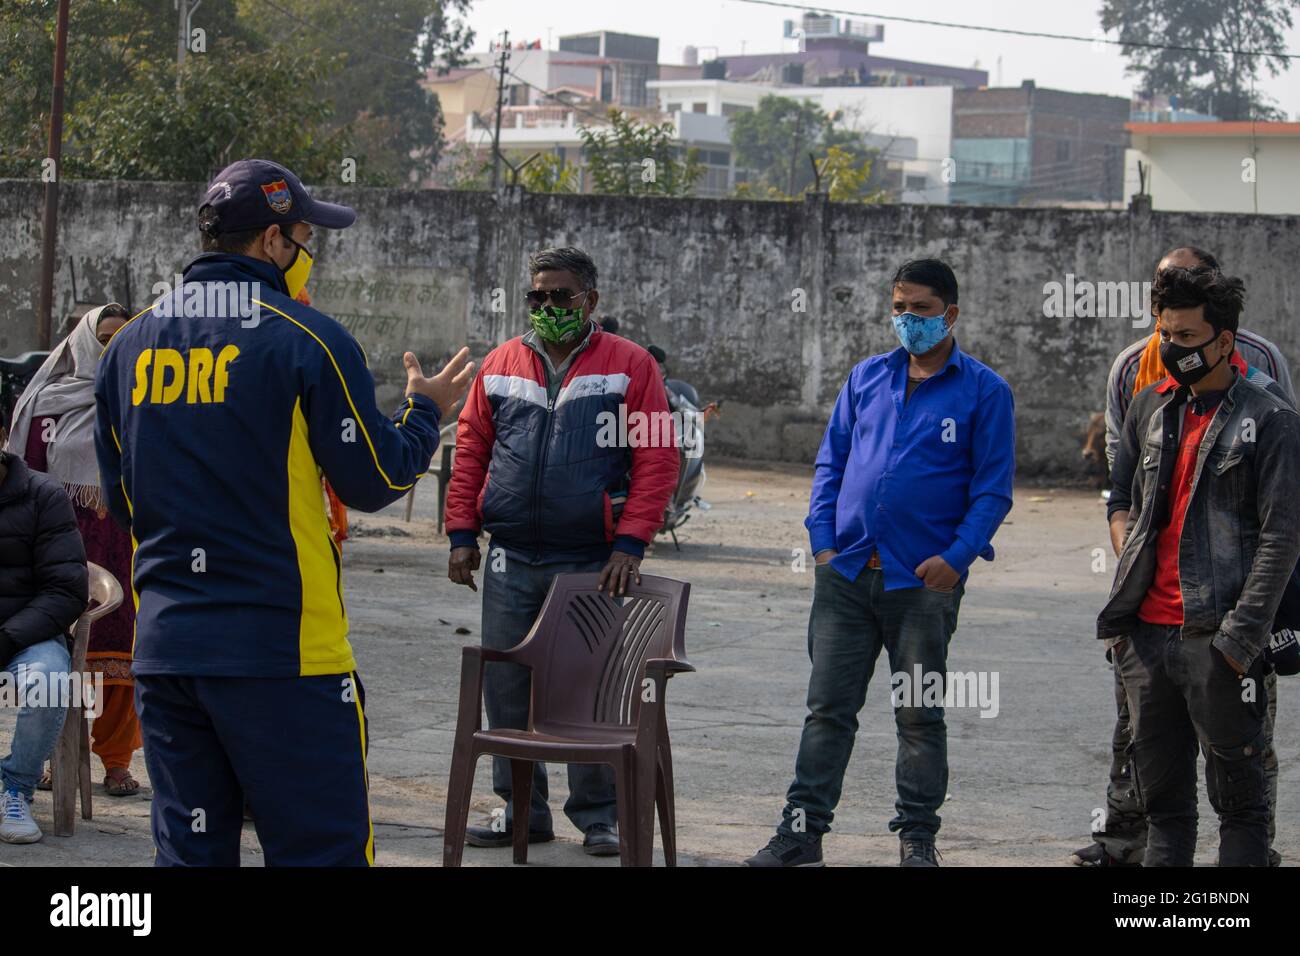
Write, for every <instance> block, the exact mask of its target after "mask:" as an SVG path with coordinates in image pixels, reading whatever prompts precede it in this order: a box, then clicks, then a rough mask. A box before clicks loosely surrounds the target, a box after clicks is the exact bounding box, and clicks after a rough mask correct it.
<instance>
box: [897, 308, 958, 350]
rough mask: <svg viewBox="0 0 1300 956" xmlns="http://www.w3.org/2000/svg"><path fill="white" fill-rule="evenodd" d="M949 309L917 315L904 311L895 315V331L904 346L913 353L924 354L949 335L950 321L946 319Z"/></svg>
mask: <svg viewBox="0 0 1300 956" xmlns="http://www.w3.org/2000/svg"><path fill="white" fill-rule="evenodd" d="M947 311H948V310H947V309H945V310H944V311H943V312H940V313H939V314H938V315H931V316H925V315H915V314H913V313H911V312H904V313H903V314H902V315H896V316H894V331H895V332H897V333H898V340H899V341H900V342H902V343H903V348H905V349H907V350H908V351H909V352H911V353H912V354H913V355H924V354H925V353H926V352H928V351H930V349H932V348H934V347H935V346H936V345H938V344H939V343H940V342H942V341H943V340H944V338H945V337H946V336H947V335H948V323H947V322H945V321H944V316H945V315H946V314H947Z"/></svg>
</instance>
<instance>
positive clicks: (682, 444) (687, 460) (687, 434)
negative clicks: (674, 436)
mask: <svg viewBox="0 0 1300 956" xmlns="http://www.w3.org/2000/svg"><path fill="white" fill-rule="evenodd" d="M664 389H665V390H666V391H667V392H668V408H669V411H671V412H672V413H673V416H674V417H675V418H676V419H677V426H678V428H679V429H680V435H679V437H680V439H681V440H680V441H679V442H678V445H677V455H678V459H679V463H680V469H679V471H678V477H677V488H676V490H675V491H674V492H673V496H672V498H671V499H670V500H669V502H668V507H667V508H665V509H664V523H663V527H661V528H660V529H659V533H660V534H668V535H670V536H671V537H672V539H673V547H674V548H676V549H677V550H678V551H680V550H681V549H682V546H681V544H679V543H678V541H677V529H678V528H680V527H681V526H682V525H684V524H686V522H687V521H689V520H690V519H691V509H693V508H698V509H699V510H700V511H708V510H709V509H710V508H711V507H712V506H711V505H710V504H709V503H708V502H707V501H705V500H704V499H703V498H701V497H700V489H701V488H702V487H703V486H704V481H705V477H706V476H705V472H704V423H705V422H706V421H708V420H709V419H710V418H711V417H713V416H714V415H717V414H720V413H721V408H722V403H721V402H710V403H709V404H707V405H704V404H702V403H701V402H700V395H699V392H697V391H696V390H695V387H694V386H692V385H690V384H689V383H687V382H683V381H682V380H681V379H676V378H666V379H664Z"/></svg>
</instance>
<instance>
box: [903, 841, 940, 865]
mask: <svg viewBox="0 0 1300 956" xmlns="http://www.w3.org/2000/svg"><path fill="white" fill-rule="evenodd" d="M938 857H939V851H938V850H936V849H935V848H934V841H933V840H922V839H920V838H916V839H907V840H899V841H898V865H899V866H938V865H939V860H938Z"/></svg>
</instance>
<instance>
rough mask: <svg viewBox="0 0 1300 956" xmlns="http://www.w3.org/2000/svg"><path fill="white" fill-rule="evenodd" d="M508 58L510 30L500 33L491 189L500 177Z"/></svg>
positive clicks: (493, 188)
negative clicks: (502, 114) (499, 62)
mask: <svg viewBox="0 0 1300 956" xmlns="http://www.w3.org/2000/svg"><path fill="white" fill-rule="evenodd" d="M509 59H510V31H509V30H506V31H505V32H504V33H502V34H501V73H500V75H499V77H498V78H497V122H496V128H495V129H494V130H493V131H492V191H493V192H496V191H497V183H498V182H499V181H500V179H501V111H502V110H503V109H505V97H506V61H507V60H509Z"/></svg>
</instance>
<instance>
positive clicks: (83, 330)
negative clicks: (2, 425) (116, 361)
mask: <svg viewBox="0 0 1300 956" xmlns="http://www.w3.org/2000/svg"><path fill="white" fill-rule="evenodd" d="M104 308H105V307H104V306H100V307H99V308H97V309H91V310H90V311H89V312H87V313H86V314H85V315H84V316H83V317H82V319H81V321H80V322H78V323H77V325H76V327H75V328H74V329H73V330H72V332H71V333H70V334H69V335H68V337H67V338H66V339H64V340H63V341H62V342H60V343H59V344H58V345H56V346H55V347H54V351H52V352H51V353H50V355H49V358H47V359H46V360H45V363H44V364H43V365H42V366H41V367H40V368H39V369H37V371H36V374H35V375H34V376H32V380H31V382H30V383H28V385H27V387H26V388H25V389H23V393H22V395H20V396H19V397H18V404H17V405H15V406H14V423H13V427H12V428H11V429H10V430H9V440H8V442H7V443H6V444H5V448H6V449H7V450H8V451H10V452H12V453H13V454H15V455H17V456H18V457H19V458H23V457H24V456H25V455H26V452H27V438H28V435H29V433H30V431H31V429H32V427H33V422H34V423H35V427H37V428H40V429H42V430H43V431H44V430H45V429H47V428H48V427H49V426H47V425H46V424H44V423H43V422H42V421H41V416H44V415H58V416H61V417H60V418H59V421H58V425H57V427H53V428H49V431H50V435H49V438H48V439H47V445H48V447H47V449H46V461H47V471H48V472H49V474H51V475H53V476H54V477H55V478H57V479H58V480H59V481H61V482H62V483H63V487H64V488H66V489H67V492H68V496H69V497H70V498H72V500H73V501H75V502H76V503H77V504H79V505H81V506H82V507H83V508H96V509H98V508H100V507H102V501H103V499H102V497H101V495H100V491H99V465H98V463H97V462H96V460H95V366H96V365H97V364H99V356H100V354H101V353H102V352H103V351H104V346H103V345H101V344H100V342H99V338H98V336H97V334H96V326H98V325H99V315H100V313H101V312H103V311H104Z"/></svg>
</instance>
